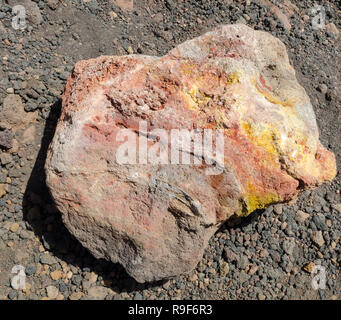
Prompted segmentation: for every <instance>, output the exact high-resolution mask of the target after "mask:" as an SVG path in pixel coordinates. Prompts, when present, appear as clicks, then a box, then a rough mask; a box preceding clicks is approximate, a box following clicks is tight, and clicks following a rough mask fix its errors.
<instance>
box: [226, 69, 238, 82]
mask: <svg viewBox="0 0 341 320" xmlns="http://www.w3.org/2000/svg"><path fill="white" fill-rule="evenodd" d="M239 78H240V72H239V71H234V72H232V73H231V74H229V76H228V77H227V85H232V84H236V83H237V82H239Z"/></svg>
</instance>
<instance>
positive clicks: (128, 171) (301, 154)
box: [46, 25, 336, 282]
mask: <svg viewBox="0 0 341 320" xmlns="http://www.w3.org/2000/svg"><path fill="white" fill-rule="evenodd" d="M140 120H145V121H147V123H148V129H149V130H152V129H154V128H163V129H167V130H170V129H175V128H176V129H178V128H181V129H194V128H213V129H223V130H224V155H225V158H224V171H223V173H221V174H218V175H207V174H206V171H205V169H206V168H205V166H204V165H203V166H195V165H192V166H189V165H177V166H174V165H144V164H138V165H120V164H118V163H117V161H116V159H115V154H116V151H117V149H118V148H119V146H120V143H119V142H117V140H116V135H117V133H118V132H119V131H120V130H121V129H122V128H131V129H134V130H135V131H136V135H138V123H139V121H140ZM46 172H47V184H48V186H49V188H50V190H51V194H52V196H53V198H54V200H55V202H56V204H57V206H58V208H59V209H60V211H61V212H62V215H63V221H64V223H65V224H66V226H67V227H68V229H69V230H70V232H71V233H72V234H73V235H74V236H75V237H76V238H77V239H78V240H79V241H80V242H81V243H82V244H83V245H84V246H85V247H86V248H88V249H89V250H90V251H91V252H92V253H93V254H94V256H95V257H98V258H105V259H109V260H112V261H113V262H120V263H121V264H122V265H123V266H124V267H125V268H126V270H127V272H128V273H129V274H130V275H131V276H133V277H134V278H135V279H136V280H137V281H139V282H145V281H154V280H158V279H162V278H167V277H171V276H175V275H178V274H180V273H183V272H188V271H190V270H192V269H193V268H194V267H195V266H196V264H197V262H198V261H199V259H200V258H201V256H202V254H203V251H204V249H205V247H206V245H207V243H208V240H209V238H210V237H211V236H212V235H213V233H214V232H215V231H216V230H217V229H218V228H219V226H220V225H221V224H222V223H223V222H224V221H226V220H227V219H229V218H230V217H232V216H246V215H248V214H249V213H251V212H252V211H254V210H256V209H262V208H264V207H266V206H267V205H269V204H272V203H278V202H286V201H289V200H291V199H293V198H295V197H296V196H297V194H298V193H299V192H300V191H301V190H303V189H305V188H312V187H315V186H318V185H319V184H321V183H323V182H326V181H330V180H332V179H333V178H334V176H335V174H336V164H335V158H334V155H333V154H332V153H331V152H329V151H327V150H326V149H325V148H324V147H323V146H322V145H321V144H320V142H319V134H318V128H317V125H316V120H315V115H314V112H313V109H312V106H311V104H310V101H309V98H308V96H307V94H306V92H305V90H304V89H303V88H302V87H301V86H300V85H299V84H298V82H297V80H296V77H295V72H294V70H293V68H292V67H291V66H290V64H289V60H288V56H287V53H286V50H285V46H284V44H283V43H281V42H280V41H279V40H278V39H276V38H274V37H273V36H271V35H270V34H267V33H265V32H260V31H254V30H252V29H250V28H249V27H246V26H244V25H228V26H222V27H220V28H218V29H216V30H215V31H213V32H209V33H206V34H205V35H203V36H201V37H199V38H196V39H193V40H191V41H187V42H185V43H183V44H182V45H180V46H178V47H177V48H175V49H173V50H172V51H171V52H170V53H169V54H167V55H166V56H164V57H162V58H158V57H149V56H138V55H132V56H122V57H99V58H97V59H91V60H87V61H80V62H78V63H77V64H76V66H75V68H74V70H73V72H72V74H71V76H70V77H69V79H68V82H67V85H66V89H65V93H64V96H63V110H62V115H61V118H60V120H59V123H58V126H57V129H56V134H55V137H54V140H53V142H52V144H51V146H50V149H49V154H48V159H47V163H46Z"/></svg>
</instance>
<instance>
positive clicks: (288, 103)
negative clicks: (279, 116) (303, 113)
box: [252, 78, 296, 107]
mask: <svg viewBox="0 0 341 320" xmlns="http://www.w3.org/2000/svg"><path fill="white" fill-rule="evenodd" d="M252 83H253V85H254V86H255V87H256V89H257V91H258V92H259V93H260V94H261V95H262V96H263V97H264V98H265V99H266V100H268V101H269V102H271V103H273V104H279V105H281V106H283V107H293V106H294V105H295V103H296V99H295V98H291V99H289V100H286V101H282V100H280V99H279V98H277V97H275V96H273V95H272V94H271V93H270V92H269V91H266V90H264V89H262V88H261V86H260V85H259V84H258V82H257V79H256V78H253V79H252Z"/></svg>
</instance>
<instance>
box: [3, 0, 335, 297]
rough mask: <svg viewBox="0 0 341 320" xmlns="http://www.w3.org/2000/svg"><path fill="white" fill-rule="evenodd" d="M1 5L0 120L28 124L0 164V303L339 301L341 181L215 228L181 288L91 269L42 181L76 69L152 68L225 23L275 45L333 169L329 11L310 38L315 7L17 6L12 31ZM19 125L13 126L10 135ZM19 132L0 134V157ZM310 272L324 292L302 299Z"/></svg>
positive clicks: (111, 268) (202, 0) (144, 0)
mask: <svg viewBox="0 0 341 320" xmlns="http://www.w3.org/2000/svg"><path fill="white" fill-rule="evenodd" d="M13 2H15V1H0V21H1V22H2V24H0V53H1V56H0V58H1V62H2V63H1V67H0V116H1V117H4V118H6V117H7V113H5V112H2V111H4V110H9V109H10V108H11V106H12V105H13V103H14V102H15V101H16V104H17V105H18V103H19V104H20V101H19V102H18V99H19V100H21V101H22V103H23V105H24V108H25V115H26V113H29V116H30V117H29V118H30V119H32V120H31V121H30V122H29V123H25V125H24V126H22V127H21V128H19V129H18V130H17V131H16V133H15V134H14V138H15V140H14V143H13V148H12V149H10V152H5V151H0V164H1V167H0V238H1V241H0V299H11V300H16V299H19V300H23V299H34V300H46V299H59V300H64V299H70V300H79V299H108V300H111V299H114V300H121V299H134V300H142V299H175V300H176V299H259V300H264V299H334V300H340V299H341V295H340V292H341V274H340V264H341V249H340V235H341V196H340V189H341V185H340V183H341V175H340V174H338V176H337V178H336V179H335V180H334V181H333V183H331V184H329V185H324V186H322V187H320V188H318V189H317V190H314V191H305V192H304V193H303V194H302V195H301V196H300V197H299V199H298V200H297V201H296V203H292V204H288V205H275V206H272V207H269V208H268V209H266V210H263V211H260V212H254V213H253V214H252V215H251V216H249V217H248V218H246V219H244V220H240V221H231V222H230V223H228V224H227V225H225V226H224V227H223V228H222V229H221V230H219V232H217V233H216V235H215V236H214V237H213V238H212V239H211V241H210V245H209V247H208V248H207V250H206V253H205V255H204V257H203V259H202V261H201V262H200V263H199V265H198V266H197V268H196V269H195V270H194V271H193V272H192V273H190V274H189V275H184V276H180V277H178V278H176V279H173V280H170V281H167V282H158V283H152V284H138V283H136V282H135V281H134V280H133V279H132V278H130V277H129V276H128V275H127V274H126V273H125V271H124V269H123V268H122V267H121V266H120V265H113V264H111V263H108V262H106V261H99V260H96V259H94V258H93V257H92V256H91V255H90V254H89V253H88V252H87V251H86V250H85V249H84V248H83V247H82V246H81V245H80V244H79V243H78V242H77V241H76V240H75V239H74V238H73V237H72V236H71V235H70V234H69V233H68V231H67V230H66V228H65V227H64V226H63V224H62V222H61V220H60V215H59V213H58V212H57V210H56V209H55V207H54V206H53V202H52V200H51V198H50V197H49V194H48V192H47V189H46V185H45V182H44V179H45V177H44V172H43V166H44V161H45V157H46V150H47V147H48V144H49V142H50V141H51V138H52V136H53V133H54V128H55V125H56V121H57V119H58V115H59V112H60V96H61V93H62V90H63V88H64V85H65V82H66V79H67V76H68V74H69V72H70V71H71V70H72V67H73V65H74V63H75V62H77V61H78V60H80V59H88V58H91V57H97V56H99V55H122V54H132V53H141V54H148V55H163V54H165V53H166V52H167V51H168V50H170V49H171V48H172V47H174V46H175V45H177V44H179V43H181V42H183V41H185V40H187V39H191V38H193V37H195V36H198V35H200V34H202V33H204V32H205V31H208V30H212V29H213V28H214V27H215V26H217V25H219V24H230V23H236V22H238V23H245V24H247V25H249V26H251V27H253V28H255V29H259V30H265V31H268V32H271V33H272V34H273V35H275V36H277V37H278V38H279V39H281V40H282V41H283V42H284V43H285V44H286V46H287V48H288V52H289V55H290V59H291V61H292V64H293V65H294V67H295V69H296V71H297V77H298V79H299V81H300V83H301V84H302V85H303V86H304V88H305V89H306V91H307V93H308V95H309V96H310V98H311V101H312V104H313V106H314V110H315V112H316V116H317V119H318V124H319V128H320V132H321V141H322V143H323V144H324V145H325V146H326V147H328V148H329V149H331V150H332V151H334V152H335V154H336V157H337V162H338V167H339V168H340V161H341V146H340V139H341V129H340V127H341V126H340V123H341V104H340V98H341V84H340V65H341V57H340V52H341V46H340V36H339V38H338V35H337V29H339V30H341V25H340V22H341V11H340V10H341V7H340V3H339V2H338V1H337V0H335V1H329V2H327V1H323V6H324V8H325V12H326V24H328V26H327V27H326V28H324V29H317V30H314V29H313V28H312V25H311V21H312V18H313V17H314V16H316V13H315V14H313V13H312V12H311V9H312V8H313V7H314V5H315V4H322V2H319V1H309V0H304V1H293V0H292V1H291V2H289V1H265V0H263V1H261V0H257V1H256V0H255V1H229V0H225V1H223V0H220V1H218V0H216V1H215V0H199V1H198V0H196V1H194V0H193V1H192V0H188V1H185V0H183V1H181V0H178V1H176V0H166V1H161V0H141V1H135V4H134V10H132V11H127V10H123V9H122V8H120V7H118V6H116V5H114V4H113V3H112V2H113V1H102V0H101V1H100V0H97V1H95V0H87V1H85V0H84V1H74V0H72V1H67V0H63V1H61V0H60V1H58V0H47V1H34V2H35V3H36V4H37V6H32V3H31V2H30V0H25V1H24V3H25V5H28V3H29V4H30V7H32V8H33V9H32V10H33V11H31V13H30V14H29V16H28V22H27V27H26V29H24V30H23V31H20V30H14V29H13V28H12V27H11V19H12V13H11V11H12V8H11V4H12V3H13ZM274 5H276V6H277V8H279V9H280V10H282V12H283V13H284V14H283V15H278V11H276V9H275V8H276V7H274ZM128 9H129V8H128ZM40 22H41V24H40ZM329 23H333V24H334V25H331V24H329ZM13 93H14V94H15V96H14V95H13ZM13 99H14V100H13ZM16 99H17V100H16ZM13 101H14V102H13ZM25 115H23V116H20V114H19V113H18V114H17V118H18V119H17V121H18V123H19V122H20V121H21V120H22V119H23V118H24V116H25ZM25 118H26V117H25ZM0 120H1V119H0ZM18 123H13V124H12V125H13V127H11V126H9V127H7V128H0V144H2V146H3V147H6V144H7V145H8V144H9V143H10V140H11V137H12V135H13V132H14V127H15V126H17V125H18ZM7 147H8V146H7ZM15 265H22V266H24V267H25V273H26V275H27V277H26V289H24V290H15V289H14V288H12V286H11V281H10V279H11V278H12V277H13V276H14V274H11V270H12V267H13V266H15ZM314 265H321V266H323V267H325V270H326V287H325V289H320V290H313V288H312V284H311V282H312V278H313V275H312V274H311V272H312V269H313V266H314Z"/></svg>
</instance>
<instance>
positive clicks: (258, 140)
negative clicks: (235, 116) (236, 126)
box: [241, 121, 280, 155]
mask: <svg viewBox="0 0 341 320" xmlns="http://www.w3.org/2000/svg"><path fill="white" fill-rule="evenodd" d="M241 128H242V129H243V131H244V132H245V133H246V135H247V136H248V138H249V139H250V140H251V142H252V143H253V144H255V145H257V146H260V147H263V148H264V149H265V150H266V151H267V152H268V153H270V154H272V155H277V153H278V141H279V140H280V133H279V131H278V130H277V129H275V128H273V127H271V126H269V125H267V124H263V123H262V124H261V125H258V126H255V125H251V123H249V122H245V121H241Z"/></svg>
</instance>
